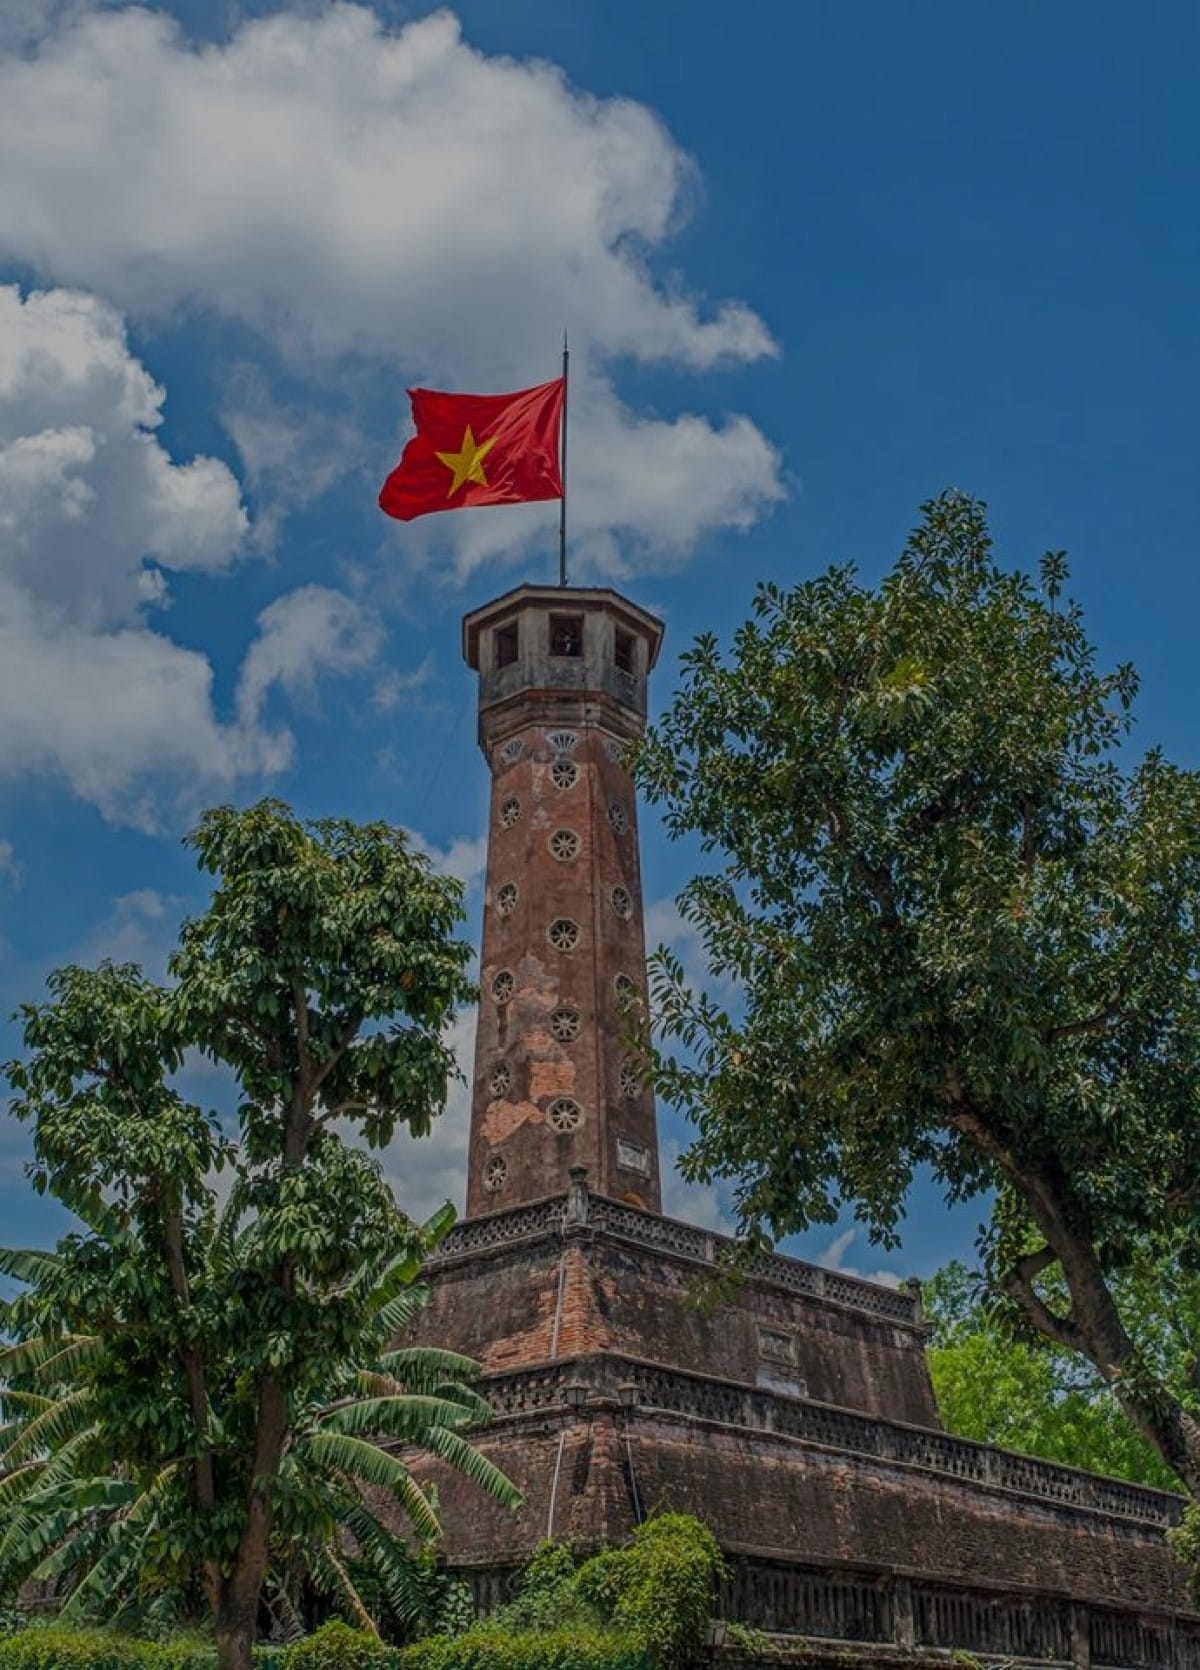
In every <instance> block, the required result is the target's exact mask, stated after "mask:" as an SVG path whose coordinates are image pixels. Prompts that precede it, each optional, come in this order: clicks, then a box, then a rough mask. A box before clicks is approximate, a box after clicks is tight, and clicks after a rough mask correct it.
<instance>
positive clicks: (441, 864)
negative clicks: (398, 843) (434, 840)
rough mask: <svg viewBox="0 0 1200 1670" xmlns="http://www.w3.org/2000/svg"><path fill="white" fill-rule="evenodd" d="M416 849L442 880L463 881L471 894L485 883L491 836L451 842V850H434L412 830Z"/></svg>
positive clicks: (463, 837) (446, 848) (449, 847)
mask: <svg viewBox="0 0 1200 1670" xmlns="http://www.w3.org/2000/svg"><path fill="white" fill-rule="evenodd" d="M409 835H410V836H411V838H412V842H413V845H414V846H415V847H416V848H417V849H418V851H420V852H423V853H424V854H425V856H426V857H427V858H428V859H429V862H430V863H431V864H432V866H433V868H434V869H435V870H436V871H437V873H438V875H440V876H453V877H454V879H455V880H456V881H461V882H462V884H463V886H464V887H465V888H466V890H467V891H468V892H471V891H473V890H474V889H475V888H477V887H479V886H480V885H481V884H482V882H483V876H484V871H485V870H486V869H487V836H486V835H479V836H460V837H459V839H458V840H456V841H451V842H450V844H449V846H446V847H437V846H433V845H431V844H430V842H428V841H427V840H425V838H424V836H422V835H418V834H417V833H416V831H415V830H410V831H409Z"/></svg>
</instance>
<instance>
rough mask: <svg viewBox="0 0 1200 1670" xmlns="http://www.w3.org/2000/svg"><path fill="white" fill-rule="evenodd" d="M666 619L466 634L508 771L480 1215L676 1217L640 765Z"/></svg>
mask: <svg viewBox="0 0 1200 1670" xmlns="http://www.w3.org/2000/svg"><path fill="white" fill-rule="evenodd" d="M662 635H663V628H662V623H661V621H658V620H656V619H655V617H654V616H653V615H650V614H648V613H647V612H646V611H645V610H644V609H639V608H638V607H637V606H636V604H633V603H630V602H629V601H628V599H626V598H623V597H621V596H619V595H618V594H617V593H616V592H614V591H609V590H599V589H597V590H586V589H580V588H576V587H570V588H567V587H561V586H519V587H517V588H516V589H515V590H514V591H510V592H506V593H505V594H504V596H503V597H498V598H496V599H495V600H494V601H493V602H491V603H487V604H485V605H484V606H483V607H482V608H480V609H476V610H474V611H473V612H472V613H471V614H469V615H467V616H466V618H465V620H464V621H463V653H464V655H465V656H466V659H467V662H468V664H469V665H470V666H471V667H473V668H474V669H475V670H476V671H477V672H478V673H479V745H480V747H481V748H482V750H483V754H484V757H485V759H486V760H487V762H488V765H489V767H490V769H491V772H492V796H491V813H490V817H489V822H488V861H487V886H486V892H485V901H484V921H483V947H482V954H481V970H480V1005H479V1027H478V1032H477V1034H476V1041H475V1077H474V1084H473V1089H472V1103H471V1140H470V1151H469V1176H468V1182H467V1215H468V1216H469V1217H476V1216H478V1215H479V1214H481V1213H485V1212H492V1211H497V1210H499V1209H502V1208H508V1207H512V1206H517V1205H520V1204H522V1203H523V1202H525V1201H529V1200H537V1199H541V1198H543V1197H544V1196H547V1195H553V1194H558V1193H561V1192H562V1191H564V1190H565V1189H566V1188H567V1185H568V1180H569V1173H570V1170H571V1168H572V1167H573V1166H586V1167H587V1171H588V1177H589V1182H590V1186H591V1188H593V1189H594V1190H595V1191H596V1192H597V1193H600V1194H604V1195H608V1196H609V1197H610V1198H615V1199H619V1200H626V1201H628V1202H629V1203H630V1204H632V1205H636V1206H641V1207H643V1208H645V1209H647V1210H650V1211H654V1212H658V1211H661V1209H662V1207H661V1190H660V1184H659V1156H658V1143H657V1136H656V1127H655V1117H654V1100H653V1097H652V1095H651V1093H650V1092H649V1090H647V1089H646V1088H645V1087H644V1086H643V1085H642V1083H641V1081H640V1078H639V1076H638V1074H637V1071H636V1069H635V1066H634V1063H633V1060H632V1059H631V1057H630V1054H629V1050H630V1040H631V1037H632V1036H633V1035H634V1033H635V1032H636V1029H637V1025H638V1014H639V1009H640V1003H641V999H642V994H643V993H644V992H645V987H646V950H645V938H644V932H643V925H642V889H641V876H640V869H639V863H638V837H637V810H636V806H635V804H634V791H633V783H632V780H631V778H630V775H629V772H628V770H627V769H626V767H625V764H624V753H625V749H626V747H627V745H628V744H629V743H630V742H631V741H632V740H634V739H635V738H636V737H638V736H640V734H641V732H642V729H643V727H644V725H645V717H646V679H647V675H648V674H649V672H650V669H651V668H652V667H653V666H654V663H655V660H656V659H657V656H658V651H659V646H660V644H661V643H662Z"/></svg>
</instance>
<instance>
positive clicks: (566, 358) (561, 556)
mask: <svg viewBox="0 0 1200 1670" xmlns="http://www.w3.org/2000/svg"><path fill="white" fill-rule="evenodd" d="M570 362H571V356H570V354H569V353H568V352H567V333H566V331H564V332H563V373H562V374H563V403H562V500H561V502H560V504H559V509H558V583H559V585H560V586H565V585H566V583H567V372H568V368H569V366H570Z"/></svg>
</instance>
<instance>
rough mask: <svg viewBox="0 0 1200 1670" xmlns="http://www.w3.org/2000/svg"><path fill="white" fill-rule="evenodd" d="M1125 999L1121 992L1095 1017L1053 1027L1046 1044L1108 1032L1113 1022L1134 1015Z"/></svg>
mask: <svg viewBox="0 0 1200 1670" xmlns="http://www.w3.org/2000/svg"><path fill="white" fill-rule="evenodd" d="M1124 997H1125V993H1124V992H1123V991H1122V992H1119V993H1118V994H1117V996H1116V997H1114V998H1113V1000H1112V1002H1111V1003H1106V1004H1105V1005H1104V1007H1103V1009H1097V1010H1096V1013H1095V1014H1094V1015H1086V1016H1084V1018H1083V1019H1082V1020H1078V1021H1067V1022H1066V1023H1065V1024H1064V1025H1062V1026H1052V1027H1051V1028H1050V1030H1049V1031H1048V1032H1047V1033H1046V1042H1047V1043H1048V1044H1058V1043H1061V1042H1062V1040H1063V1039H1064V1038H1084V1037H1087V1036H1089V1035H1090V1034H1092V1033H1096V1032H1104V1031H1106V1030H1107V1029H1108V1027H1109V1025H1110V1024H1111V1023H1112V1022H1113V1021H1117V1020H1124V1019H1125V1018H1126V1017H1127V1016H1129V1015H1131V1014H1132V1013H1133V1010H1132V1009H1127V1008H1125V1006H1124Z"/></svg>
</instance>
